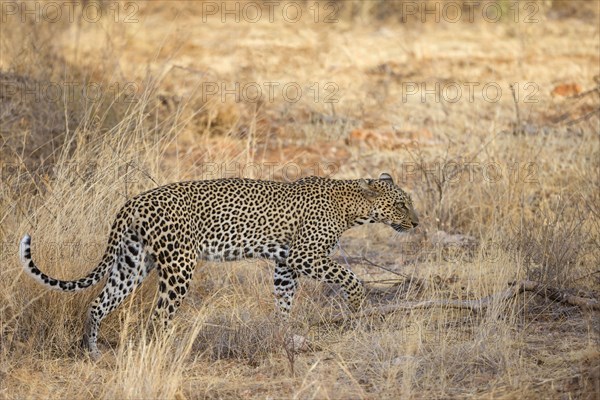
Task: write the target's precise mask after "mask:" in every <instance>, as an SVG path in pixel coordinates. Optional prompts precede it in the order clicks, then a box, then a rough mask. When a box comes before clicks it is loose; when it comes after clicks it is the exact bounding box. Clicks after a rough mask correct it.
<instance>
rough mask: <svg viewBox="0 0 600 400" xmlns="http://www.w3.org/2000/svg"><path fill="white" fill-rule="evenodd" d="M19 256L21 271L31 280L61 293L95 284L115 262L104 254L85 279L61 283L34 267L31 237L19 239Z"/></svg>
mask: <svg viewBox="0 0 600 400" xmlns="http://www.w3.org/2000/svg"><path fill="white" fill-rule="evenodd" d="M19 255H20V257H21V264H23V269H24V270H25V272H27V273H28V274H29V275H30V276H31V277H33V279H35V280H36V281H37V282H39V283H41V284H42V285H44V286H46V287H47V288H49V289H53V290H60V291H63V292H78V291H80V290H84V289H86V288H88V287H90V286H93V285H95V284H97V283H98V282H99V281H100V280H101V279H102V278H103V277H104V276H105V275H106V273H107V272H108V271H109V270H110V268H111V266H112V265H113V264H114V262H115V260H114V259H113V257H112V256H111V255H109V254H108V253H106V254H105V255H104V257H103V258H102V261H100V264H98V266H97V267H96V268H94V270H93V271H92V272H90V273H89V274H88V275H87V276H86V277H84V278H81V279H78V280H75V281H61V280H59V279H55V278H52V277H50V276H48V275H46V274H44V273H43V272H42V271H40V269H39V268H38V267H37V266H36V265H35V263H34V262H33V260H32V259H31V236H29V235H25V236H23V239H21V245H20V246H19Z"/></svg>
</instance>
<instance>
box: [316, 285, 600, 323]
mask: <svg viewBox="0 0 600 400" xmlns="http://www.w3.org/2000/svg"><path fill="white" fill-rule="evenodd" d="M508 285H509V288H508V289H506V290H504V291H502V292H500V293H496V294H493V295H491V296H487V297H483V298H481V299H477V300H446V299H441V300H424V301H408V302H404V303H399V304H387V305H383V306H377V307H371V308H368V309H366V310H363V311H360V312H358V313H356V314H353V315H352V317H354V318H360V317H370V316H374V315H385V314H391V313H393V312H395V311H401V310H414V309H420V308H435V307H440V308H444V307H445V308H462V309H468V310H472V311H476V312H477V311H483V310H485V309H486V308H487V307H488V306H489V305H490V304H493V303H494V302H502V301H506V300H510V299H512V298H513V297H515V296H516V295H517V294H519V293H522V292H534V293H535V294H536V295H538V296H543V297H545V298H547V299H550V300H554V301H558V302H561V303H566V304H570V305H573V306H578V307H580V308H582V309H586V310H600V302H599V301H598V300H597V299H594V298H587V297H581V296H576V295H572V294H569V293H567V292H566V291H565V290H561V289H557V288H552V287H548V286H545V285H543V284H541V283H539V282H534V281H518V282H510V283H509V284H508ZM346 317H347V315H346V314H338V315H336V316H334V317H333V318H331V319H329V320H328V321H327V322H340V321H343V320H345V319H346Z"/></svg>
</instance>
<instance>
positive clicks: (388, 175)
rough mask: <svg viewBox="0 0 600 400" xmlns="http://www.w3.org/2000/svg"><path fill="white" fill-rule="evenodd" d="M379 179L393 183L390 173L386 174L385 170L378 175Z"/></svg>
mask: <svg viewBox="0 0 600 400" xmlns="http://www.w3.org/2000/svg"><path fill="white" fill-rule="evenodd" d="M379 180H380V181H384V182H389V183H391V184H392V185H393V184H394V180H393V179H392V176H391V175H390V174H388V173H387V172H383V173H382V174H381V175H379Z"/></svg>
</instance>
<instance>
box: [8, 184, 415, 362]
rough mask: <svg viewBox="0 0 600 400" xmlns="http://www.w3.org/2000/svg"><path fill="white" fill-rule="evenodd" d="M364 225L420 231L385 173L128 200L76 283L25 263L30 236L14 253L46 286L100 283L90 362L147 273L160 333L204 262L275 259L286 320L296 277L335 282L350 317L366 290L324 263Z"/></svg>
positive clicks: (278, 299)
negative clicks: (113, 316) (153, 281)
mask: <svg viewBox="0 0 600 400" xmlns="http://www.w3.org/2000/svg"><path fill="white" fill-rule="evenodd" d="M370 223H383V224H385V225H388V226H390V227H391V228H392V229H393V230H394V231H396V232H405V231H408V230H411V229H413V228H415V227H416V226H417V225H418V224H419V218H418V216H417V213H416V212H415V209H414V206H413V202H412V199H411V196H410V195H409V194H407V192H405V191H404V190H403V189H401V188H400V187H399V186H397V185H396V184H395V183H394V181H393V179H392V177H391V175H390V174H389V173H382V174H381V175H380V176H379V178H378V179H354V180H342V179H334V178H330V177H319V176H310V177H304V178H300V179H297V180H295V181H275V180H258V179H249V178H218V179H210V180H196V181H182V182H175V183H171V184H167V185H164V186H158V187H156V188H154V189H151V190H149V191H146V192H143V193H141V194H139V195H137V196H135V197H132V198H131V199H129V200H128V201H127V202H126V203H125V204H124V205H123V206H122V208H121V209H120V211H119V212H118V213H117V216H116V218H115V220H114V222H113V223H112V226H111V228H110V233H109V236H108V244H107V247H106V251H105V252H104V253H103V256H102V258H101V259H100V262H99V263H98V265H97V266H96V268H94V269H93V270H92V271H91V272H90V273H89V274H88V275H87V276H85V277H83V278H80V279H77V280H60V279H57V278H53V277H50V276H49V275H47V274H45V273H44V272H42V271H41V270H40V269H39V268H38V267H37V265H36V263H34V261H33V259H32V255H31V237H30V236H29V235H28V234H26V235H24V237H23V238H22V240H21V242H20V247H19V254H20V261H21V263H22V266H23V268H24V270H25V271H26V273H27V274H28V275H30V276H31V277H33V278H34V279H35V280H36V281H37V282H38V283H40V284H42V285H44V286H45V287H46V288H49V289H53V290H58V291H62V292H78V291H81V290H84V289H87V288H89V287H91V286H94V285H96V284H98V283H99V282H100V281H102V280H104V278H106V280H105V285H104V287H103V289H102V290H101V292H100V293H99V295H98V296H97V297H96V298H95V299H94V300H93V301H92V303H91V305H90V306H89V309H88V311H87V319H86V322H85V327H84V335H83V340H82V343H83V345H84V347H85V348H86V349H87V351H88V352H89V354H90V355H91V357H92V358H93V359H98V358H99V357H100V354H101V353H100V351H99V350H98V345H97V341H98V334H99V329H100V323H101V321H102V320H103V319H104V318H105V317H106V316H107V315H108V314H109V313H111V312H112V311H113V310H114V309H115V308H117V307H118V306H119V305H120V304H121V303H122V302H123V301H124V300H125V299H126V298H127V297H128V296H129V295H130V294H131V293H132V292H133V290H134V289H135V288H136V287H138V286H139V285H140V284H141V283H142V281H143V280H144V279H145V278H146V277H147V276H148V275H149V274H150V273H151V272H153V271H154V270H156V271H157V273H158V295H157V300H156V301H155V305H154V311H153V315H152V318H151V321H152V324H153V326H158V327H159V329H165V328H167V327H169V326H170V325H171V320H172V319H173V316H174V314H175V312H176V311H177V309H178V308H179V307H180V305H181V303H182V302H183V300H184V298H185V297H186V295H187V294H188V292H189V286H190V282H191V280H192V276H193V273H194V270H195V268H196V266H197V264H198V263H199V262H203V261H204V262H219V261H221V262H227V261H229V262H230V261H240V260H244V259H253V258H259V259H267V260H271V261H272V262H274V264H275V268H274V273H273V288H274V290H273V292H274V297H275V309H276V315H281V317H283V319H284V320H287V318H288V317H289V314H290V311H291V308H292V303H293V299H294V295H295V293H296V289H297V288H298V278H299V277H301V276H306V277H309V278H312V279H315V280H318V281H324V282H328V283H330V284H334V285H339V286H340V287H341V292H342V295H343V298H344V299H345V301H346V303H347V305H348V308H349V310H350V311H353V312H354V311H357V310H359V309H360V308H361V306H362V304H363V301H364V300H365V287H364V285H363V283H362V281H361V280H360V279H359V278H358V276H357V275H356V274H355V273H354V272H352V270H351V269H349V268H347V267H346V266H344V265H341V264H340V263H338V262H336V261H334V260H333V259H332V257H331V256H332V253H333V252H334V250H335V248H336V246H337V245H338V242H339V240H340V237H341V235H342V233H344V232H345V231H346V230H348V229H350V228H353V227H356V226H359V225H363V224H370ZM277 310H278V312H277Z"/></svg>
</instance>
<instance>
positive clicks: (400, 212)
mask: <svg viewBox="0 0 600 400" xmlns="http://www.w3.org/2000/svg"><path fill="white" fill-rule="evenodd" d="M360 187H361V189H362V192H363V195H364V196H365V197H366V198H367V199H368V200H369V201H370V203H371V214H370V215H369V217H370V218H371V219H373V220H375V221H376V222H381V223H384V224H386V225H389V226H391V227H392V228H394V229H395V230H396V231H397V232H404V231H407V230H409V229H412V228H415V227H416V226H417V225H419V217H418V216H417V213H416V212H415V210H414V208H413V203H412V199H411V198H410V196H409V195H408V194H407V193H406V192H405V191H404V190H402V189H400V187H398V186H396V184H395V183H394V181H393V179H392V177H391V176H390V174H387V173H383V174H381V176H379V179H369V180H364V179H363V180H361V181H360Z"/></svg>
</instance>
